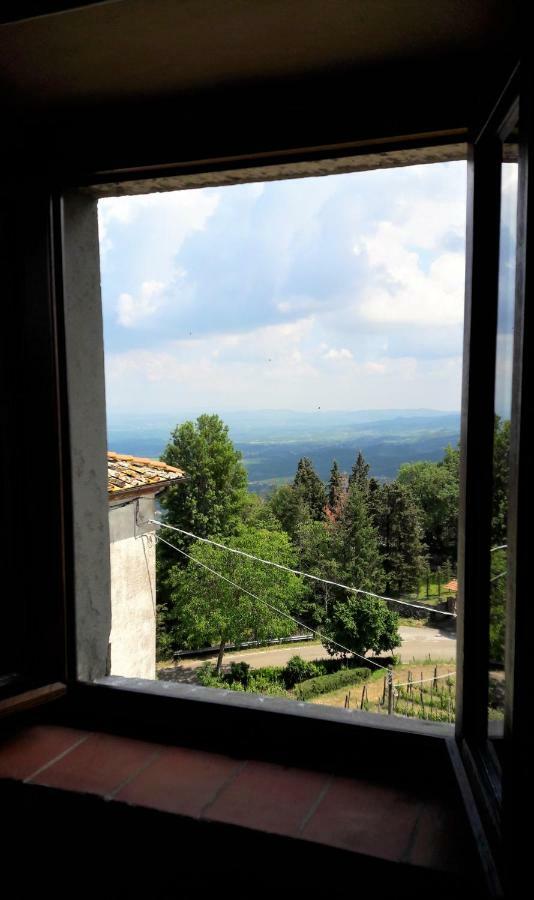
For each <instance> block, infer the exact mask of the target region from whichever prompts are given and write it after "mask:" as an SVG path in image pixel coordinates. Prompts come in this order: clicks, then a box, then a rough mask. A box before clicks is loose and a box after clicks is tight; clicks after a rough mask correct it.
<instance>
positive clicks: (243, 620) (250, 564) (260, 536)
mask: <svg viewBox="0 0 534 900" xmlns="http://www.w3.org/2000/svg"><path fill="white" fill-rule="evenodd" d="M226 543H227V545H228V546H229V547H235V548H239V549H241V550H244V551H245V552H247V553H251V554H253V555H254V556H259V557H262V558H263V559H269V560H272V561H274V562H279V563H282V564H283V565H286V566H291V567H294V564H295V552H294V550H293V548H292V547H291V544H290V541H289V538H288V536H287V535H286V534H285V533H284V532H277V531H267V530H265V529H257V528H251V527H248V526H246V525H241V526H239V527H238V528H237V530H236V534H235V535H234V536H233V537H230V538H227V539H226ZM190 553H191V557H192V561H191V562H190V564H189V566H188V567H187V568H186V569H183V568H181V567H180V566H174V567H172V568H171V569H170V570H169V574H168V584H169V587H170V598H171V603H172V616H173V619H174V621H175V623H176V627H177V629H178V630H179V632H180V634H181V638H182V644H183V646H184V647H193V648H194V647H197V646H199V644H200V645H202V644H212V643H214V642H215V641H217V643H218V644H219V651H220V656H219V661H218V665H217V668H218V669H220V664H221V661H222V654H223V652H224V648H225V646H226V644H227V643H230V642H231V643H241V642H243V641H246V640H260V641H261V640H266V639H268V638H273V637H285V636H286V635H288V634H290V633H291V631H292V630H293V628H294V625H293V623H292V622H291V621H290V620H289V619H287V618H285V617H284V616H283V615H280V614H279V613H277V612H275V611H274V610H273V609H272V608H270V607H269V606H268V605H266V604H270V605H271V606H275V607H277V608H278V609H280V610H281V611H283V612H291V611H292V610H293V609H294V608H295V607H296V606H297V605H298V602H299V600H300V598H301V596H302V594H303V586H302V583H301V580H300V579H299V578H298V577H296V576H295V575H292V574H290V573H289V572H284V571H282V570H280V569H275V568H271V567H268V566H264V565H261V564H259V563H257V562H256V561H255V560H253V559H248V558H246V557H242V556H238V555H236V554H233V553H225V552H224V551H221V550H219V549H217V548H216V547H213V546H211V545H209V544H196V545H195V546H194V547H192V548H191V551H190ZM202 566H206V567H208V569H212V570H214V571H216V572H220V573H222V574H223V575H224V576H225V578H227V579H229V581H225V580H222V579H221V578H219V577H218V576H217V575H215V574H213V572H212V571H208V569H206V568H203V567H202ZM230 582H235V583H236V584H237V585H239V586H240V587H239V588H237V587H235V586H234V584H231V583H230ZM241 588H243V589H244V590H241ZM246 591H249V592H251V593H252V594H254V595H256V596H257V597H259V598H260V599H259V600H256V599H254V598H253V597H251V596H250V595H249V594H248V593H246Z"/></svg>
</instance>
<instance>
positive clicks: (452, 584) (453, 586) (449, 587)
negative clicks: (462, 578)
mask: <svg viewBox="0 0 534 900" xmlns="http://www.w3.org/2000/svg"><path fill="white" fill-rule="evenodd" d="M445 590H446V591H457V590H458V580H457V579H456V578H453V579H452V581H449V582H448V584H446V585H445Z"/></svg>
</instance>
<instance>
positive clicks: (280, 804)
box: [203, 762, 328, 835]
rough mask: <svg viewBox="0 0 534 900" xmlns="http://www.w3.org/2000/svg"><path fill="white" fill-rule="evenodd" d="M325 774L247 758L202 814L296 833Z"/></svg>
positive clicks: (253, 826) (242, 823)
mask: <svg viewBox="0 0 534 900" xmlns="http://www.w3.org/2000/svg"><path fill="white" fill-rule="evenodd" d="M327 780H328V776H327V775H324V774H319V773H317V772H306V771H304V770H301V769H288V768H285V767H284V766H277V765H272V764H270V763H261V762H249V763H247V766H246V768H245V769H244V770H243V771H242V772H240V774H239V775H238V776H237V778H236V779H235V780H234V781H232V783H231V784H229V785H228V787H226V788H225V789H224V790H223V791H221V793H220V794H219V796H218V797H217V798H216V800H215V801H214V803H213V804H212V805H211V806H209V807H208V808H207V809H206V810H204V813H203V816H204V817H206V818H208V819H214V820H217V821H220V822H231V823H232V824H234V825H243V826H245V827H248V828H257V829H261V830H263V831H269V832H272V833H276V834H288V835H290V834H291V835H293V834H297V833H298V831H299V827H300V826H301V824H302V823H303V821H304V819H305V817H306V816H307V815H308V814H309V813H310V812H311V811H312V808H313V804H314V803H315V802H317V800H318V799H319V795H320V792H321V790H322V788H323V787H324V786H325V785H326V783H327Z"/></svg>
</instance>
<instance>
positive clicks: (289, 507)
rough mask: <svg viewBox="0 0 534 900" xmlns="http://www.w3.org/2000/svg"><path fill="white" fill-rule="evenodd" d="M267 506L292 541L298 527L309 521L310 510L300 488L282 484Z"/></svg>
mask: <svg viewBox="0 0 534 900" xmlns="http://www.w3.org/2000/svg"><path fill="white" fill-rule="evenodd" d="M268 506H269V507H270V509H271V511H272V513H273V515H274V516H275V517H276V518H277V519H278V521H279V522H280V524H281V525H282V528H283V529H284V531H286V532H287V533H288V534H289V536H290V537H291V538H292V539H295V537H296V534H297V530H298V528H299V526H300V525H302V524H304V523H305V522H309V521H310V509H309V506H308V504H307V503H306V501H305V499H304V490H303V488H302V487H299V488H295V487H293V485H291V484H282V485H281V486H280V487H279V488H277V490H276V491H275V492H274V493H273V494H272V495H271V496H270V497H269V500H268Z"/></svg>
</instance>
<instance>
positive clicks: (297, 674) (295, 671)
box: [282, 656, 324, 688]
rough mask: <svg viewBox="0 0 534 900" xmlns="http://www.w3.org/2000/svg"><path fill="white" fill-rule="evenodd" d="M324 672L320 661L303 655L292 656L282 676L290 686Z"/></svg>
mask: <svg viewBox="0 0 534 900" xmlns="http://www.w3.org/2000/svg"><path fill="white" fill-rule="evenodd" d="M322 674H324V673H323V671H322V670H321V666H320V664H319V663H318V662H313V661H312V660H307V659H302V656H292V657H291V659H290V660H288V662H287V665H286V666H285V668H284V669H283V670H282V677H283V679H284V682H285V685H286V687H288V688H293V687H295V685H296V684H299V683H300V682H301V681H306V679H308V678H314V677H315V676H317V675H322Z"/></svg>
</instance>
